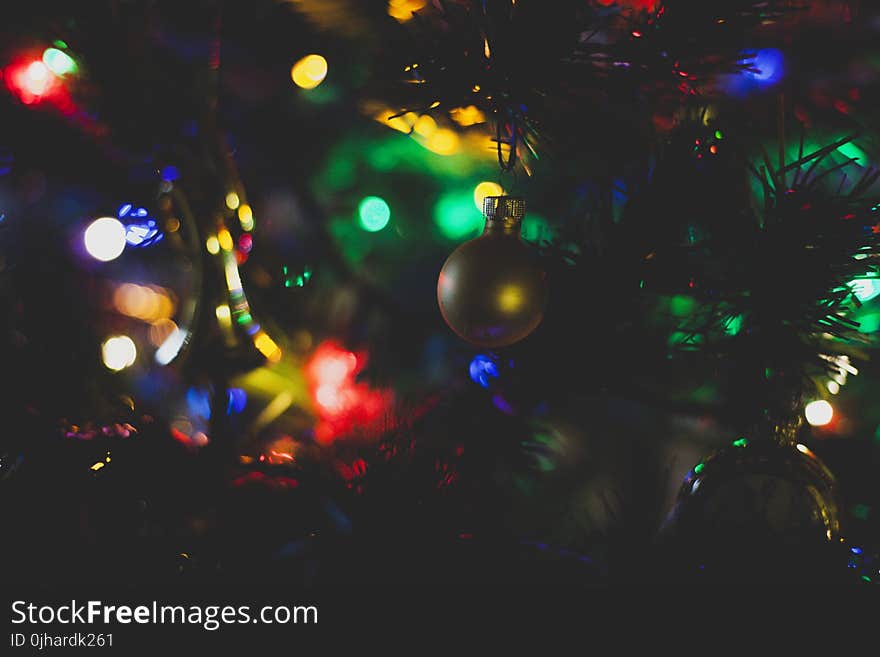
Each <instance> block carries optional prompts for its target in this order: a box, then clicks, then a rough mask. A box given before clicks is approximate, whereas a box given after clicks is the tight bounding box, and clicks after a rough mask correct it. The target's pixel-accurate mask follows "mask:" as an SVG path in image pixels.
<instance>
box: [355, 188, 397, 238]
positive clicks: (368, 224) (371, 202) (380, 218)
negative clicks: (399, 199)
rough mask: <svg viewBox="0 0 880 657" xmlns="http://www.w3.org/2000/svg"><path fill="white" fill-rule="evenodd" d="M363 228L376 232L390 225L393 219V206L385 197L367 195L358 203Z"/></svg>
mask: <svg viewBox="0 0 880 657" xmlns="http://www.w3.org/2000/svg"><path fill="white" fill-rule="evenodd" d="M358 215H359V216H360V223H361V228H363V229H364V230H365V231H367V232H370V233H376V232H378V231H380V230H382V229H383V228H385V226H387V225H388V221H389V220H390V219H391V208H390V207H388V203H386V202H385V199H383V198H380V197H378V196H367V197H366V198H364V199H363V200H362V201H361V202H360V204H359V205H358Z"/></svg>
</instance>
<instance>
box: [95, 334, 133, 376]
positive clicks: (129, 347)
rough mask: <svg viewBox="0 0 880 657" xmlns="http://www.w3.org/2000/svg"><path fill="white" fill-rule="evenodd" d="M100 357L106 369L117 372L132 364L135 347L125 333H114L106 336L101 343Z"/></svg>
mask: <svg viewBox="0 0 880 657" xmlns="http://www.w3.org/2000/svg"><path fill="white" fill-rule="evenodd" d="M101 358H102V360H103V361H104V366H105V367H106V368H107V369H110V370H113V371H114V372H118V371H119V370H124V369H125V368H126V367H130V366H131V365H134V361H135V359H136V358H137V347H135V344H134V341H133V340H132V339H131V338H130V337H128V336H127V335H114V336H113V337H110V338H107V339H106V340H105V341H104V344H102V345H101Z"/></svg>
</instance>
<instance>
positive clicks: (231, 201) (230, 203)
mask: <svg viewBox="0 0 880 657" xmlns="http://www.w3.org/2000/svg"><path fill="white" fill-rule="evenodd" d="M240 203H241V201H240V200H239V198H238V194H236V193H235V192H229V193H228V194H227V195H226V207H227V208H229V209H230V210H236V209H237V208H238V206H239V204H240Z"/></svg>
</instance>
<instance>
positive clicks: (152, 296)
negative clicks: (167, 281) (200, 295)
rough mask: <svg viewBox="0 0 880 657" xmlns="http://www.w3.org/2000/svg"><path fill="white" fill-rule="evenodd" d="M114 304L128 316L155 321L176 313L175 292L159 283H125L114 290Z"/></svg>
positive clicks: (120, 311)
mask: <svg viewBox="0 0 880 657" xmlns="http://www.w3.org/2000/svg"><path fill="white" fill-rule="evenodd" d="M113 306H114V307H115V309H116V310H117V311H118V312H119V313H121V314H123V315H127V316H128V317H134V318H136V319H141V320H143V321H145V322H153V321H157V320H159V319H167V318H169V317H171V316H172V315H173V314H174V308H175V300H174V297H173V294H172V293H171V292H170V291H169V290H166V289H165V288H162V287H159V286H157V285H149V286H148V285H137V284H136V283H123V284H121V285H119V286H118V287H117V288H116V290H114V292H113Z"/></svg>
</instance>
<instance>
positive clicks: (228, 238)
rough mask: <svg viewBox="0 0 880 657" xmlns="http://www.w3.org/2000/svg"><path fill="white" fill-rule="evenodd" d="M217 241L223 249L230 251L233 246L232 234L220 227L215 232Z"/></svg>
mask: <svg viewBox="0 0 880 657" xmlns="http://www.w3.org/2000/svg"><path fill="white" fill-rule="evenodd" d="M217 243H218V244H219V245H220V248H221V249H223V250H224V251H232V247H233V246H234V242H233V241H232V234H231V233H230V232H229V231H228V230H226V229H225V228H221V229H220V230H219V231H218V232H217Z"/></svg>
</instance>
